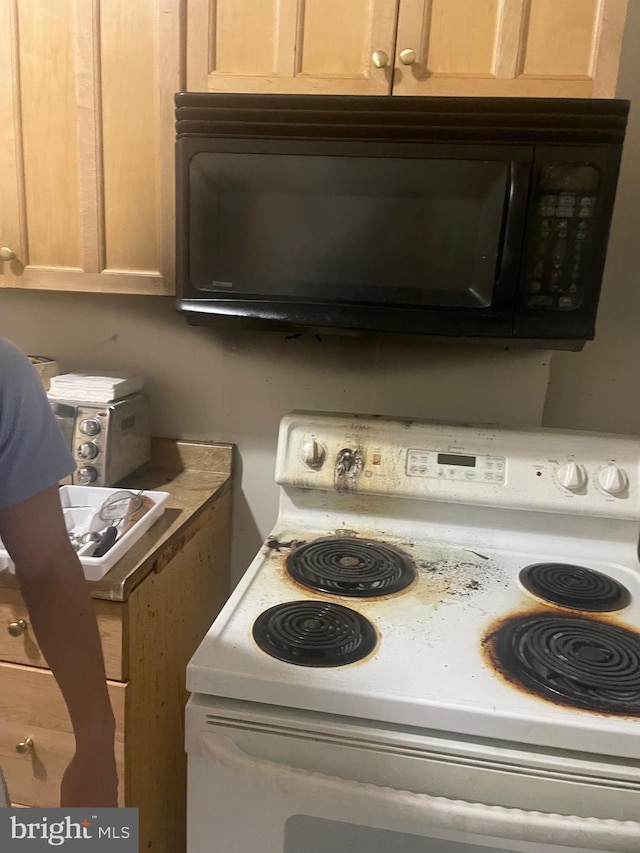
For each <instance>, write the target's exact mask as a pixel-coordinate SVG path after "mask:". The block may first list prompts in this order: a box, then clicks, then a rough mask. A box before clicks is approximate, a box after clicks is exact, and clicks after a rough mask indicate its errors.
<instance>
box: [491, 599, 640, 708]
mask: <svg viewBox="0 0 640 853" xmlns="http://www.w3.org/2000/svg"><path fill="white" fill-rule="evenodd" d="M549 616H557V617H559V618H563V619H572V618H573V619H581V620H585V621H591V622H593V623H595V624H596V625H597V624H603V623H604V624H606V625H613V626H614V627H618V628H622V629H623V630H626V631H629V632H630V633H632V634H635V635H636V636H637V637H638V640H639V641H640V634H639V633H638V632H637V630H636V629H635V628H633V627H631V626H628V625H625V624H623V623H622V622H621V621H620V620H619V619H617V618H616V617H615V615H613V614H609V613H602V614H598V616H597V617H594V616H593V614H590V613H585V611H584V610H571V609H570V608H568V607H558V606H556V605H552V604H547V605H546V606H545V607H544V608H543V609H542V608H540V607H531V608H528V609H524V610H519V611H517V612H516V613H510V614H509V615H507V616H501V617H499V618H497V619H494V620H493V621H492V622H491V623H490V624H489V626H488V628H487V630H486V632H485V635H484V636H483V637H482V638H481V640H480V648H481V654H482V657H483V659H484V661H485V664H486V665H487V667H488V669H489V670H491V671H492V672H493V673H494V674H495V675H496V676H497V677H499V678H500V679H501V680H502V681H504V682H505V683H506V684H507V685H508V686H509V687H510V688H515V689H516V690H518V691H519V692H521V693H524V694H525V695H527V696H530V697H531V698H533V699H537V700H538V701H540V702H544V703H545V704H549V703H551V704H552V705H557V706H558V707H561V708H563V710H566V711H574V712H576V713H581V714H584V713H591V714H594V715H596V716H603V717H615V718H618V719H634V720H635V719H638V718H640V709H638V710H636V709H633V710H631V709H627V710H626V712H625V711H624V710H617V711H616V710H610V709H607V708H602V707H596V706H595V705H594V707H591V708H586V707H580V706H576V705H575V704H572V702H571V701H570V700H569V699H567V698H565V697H563V696H561V695H558V694H554V693H551V692H550V693H547V694H544V693H542V692H540V691H539V690H536V689H535V688H534V687H531V686H529V685H528V684H526V683H525V682H524V681H523V680H522V678H521V677H519V675H518V673H517V672H514V671H513V670H512V669H510V668H509V666H508V665H507V664H506V663H505V662H504V661H503V660H502V659H501V657H500V656H499V655H498V653H497V651H496V640H497V638H498V637H499V635H500V633H501V632H502V631H503V630H507V629H509V628H511V627H512V626H514V625H516V624H517V623H520V622H521V621H522V620H525V619H529V618H531V619H533V618H535V617H538V618H540V619H546V618H548V617H549Z"/></svg>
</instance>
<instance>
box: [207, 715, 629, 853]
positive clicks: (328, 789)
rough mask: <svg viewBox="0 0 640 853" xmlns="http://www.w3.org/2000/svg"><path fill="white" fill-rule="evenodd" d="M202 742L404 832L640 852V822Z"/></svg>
mask: <svg viewBox="0 0 640 853" xmlns="http://www.w3.org/2000/svg"><path fill="white" fill-rule="evenodd" d="M200 738H201V744H202V746H203V747H204V749H205V751H206V753H207V754H208V756H209V757H210V758H212V759H213V760H214V761H215V762H217V763H218V764H221V765H222V766H223V767H225V768H228V769H230V770H232V771H233V772H234V773H239V774H240V775H243V776H245V777H247V778H248V780H249V781H250V782H251V784H252V785H256V784H261V785H264V786H265V787H267V788H275V789H277V790H278V791H281V792H282V793H284V794H287V795H290V796H293V797H296V796H297V797H299V796H300V791H301V790H302V789H304V791H305V796H308V797H309V799H310V801H312V802H313V801H314V800H315V801H316V802H321V801H324V802H329V803H331V802H335V803H338V804H341V805H344V803H345V802H348V803H349V808H350V809H353V810H354V811H355V810H358V808H359V807H361V808H362V809H363V810H366V811H367V812H368V813H372V814H380V815H384V816H385V818H386V819H387V820H388V819H389V818H392V819H393V823H394V824H396V825H397V826H398V828H399V829H402V831H405V832H407V831H408V829H407V826H408V825H409V824H413V825H414V826H420V827H422V828H423V829H425V830H428V829H429V828H432V829H435V828H438V829H444V830H449V831H451V832H459V833H466V834H468V835H472V836H473V835H476V836H485V837H489V838H491V837H493V838H501V839H505V840H507V841H523V842H529V843H530V844H540V845H549V846H551V847H552V846H554V845H555V846H558V847H561V846H566V847H572V848H576V847H577V848H579V849H582V850H595V851H599V853H602V851H607V853H609V851H611V853H638V850H640V823H638V822H636V821H618V820H608V819H607V820H602V819H600V818H593V817H577V816H575V815H560V814H550V813H547V812H537V811H525V810H524V809H516V808H504V807H502V806H493V805H486V804H483V803H474V802H468V801H466V800H450V799H448V798H446V797H437V796H432V795H430V794H416V793H413V792H411V791H399V790H396V789H395V788H386V787H380V786H378V785H372V784H369V783H366V782H357V781H355V780H353V779H342V778H339V777H337V776H328V775H326V774H323V773H316V772H312V771H308V770H303V769H301V768H297V767H291V766H289V765H286V764H277V763H275V762H273V761H268V760H266V759H263V758H255V757H253V756H250V755H248V754H247V753H245V752H243V751H242V750H241V749H240V748H239V747H238V745H237V744H236V743H235V742H234V741H233V740H232V739H231V738H230V737H228V736H227V735H221V734H212V733H211V732H206V733H204V732H203V733H202V734H201V736H200Z"/></svg>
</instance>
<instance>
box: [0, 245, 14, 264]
mask: <svg viewBox="0 0 640 853" xmlns="http://www.w3.org/2000/svg"><path fill="white" fill-rule="evenodd" d="M15 256H16V253H15V252H14V251H13V249H10V248H9V247H8V246H2V248H0V261H12V260H13V259H14V258H15Z"/></svg>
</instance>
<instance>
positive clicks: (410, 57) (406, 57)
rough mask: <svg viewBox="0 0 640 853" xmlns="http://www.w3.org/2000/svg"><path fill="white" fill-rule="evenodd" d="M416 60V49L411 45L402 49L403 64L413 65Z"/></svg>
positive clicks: (401, 58) (401, 59)
mask: <svg viewBox="0 0 640 853" xmlns="http://www.w3.org/2000/svg"><path fill="white" fill-rule="evenodd" d="M415 61H416V52H415V50H411V48H410V47H408V48H406V49H405V50H401V51H400V62H401V63H402V64H403V65H413V63H414V62H415Z"/></svg>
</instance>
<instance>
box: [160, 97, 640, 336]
mask: <svg viewBox="0 0 640 853" xmlns="http://www.w3.org/2000/svg"><path fill="white" fill-rule="evenodd" d="M628 110H629V103H628V102H627V101H623V100H596V99H539V98H435V97H434V98H424V97H388V96H387V97H375V96H354V97H351V96H322V95H311V96H306V95H305V96H303V95H244V94H213V93H206V94H200V93H183V94H178V95H176V130H177V140H176V190H177V210H176V225H177V233H176V249H177V270H176V276H177V290H178V299H177V308H178V310H179V311H181V312H183V313H184V314H185V315H186V318H187V320H188V321H189V322H190V323H192V324H196V325H201V324H217V323H221V322H230V321H231V319H232V318H234V319H235V320H236V321H237V322H242V323H243V324H245V325H249V326H252V327H256V326H262V327H265V326H266V327H271V328H274V327H275V328H280V329H296V330H301V329H305V328H306V329H313V330H316V331H334V332H336V331H340V330H342V331H343V332H346V331H349V332H351V333H353V332H392V333H401V334H419V335H430V336H434V337H437V338H451V337H460V338H473V339H484V340H489V341H493V340H495V341H499V342H502V343H512V344H515V343H523V344H528V345H532V346H541V347H545V348H550V349H573V350H579V349H581V348H582V346H583V345H584V342H585V341H586V340H589V339H591V338H593V336H594V330H595V320H596V312H597V307H598V298H599V293H600V285H601V281H602V273H603V269H604V263H605V255H606V249H607V240H608V235H609V228H610V224H611V217H612V212H613V207H614V201H615V191H616V183H617V180H618V171H619V167H620V157H621V153H622V144H623V140H624V134H625V128H626V121H627V114H628Z"/></svg>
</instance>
